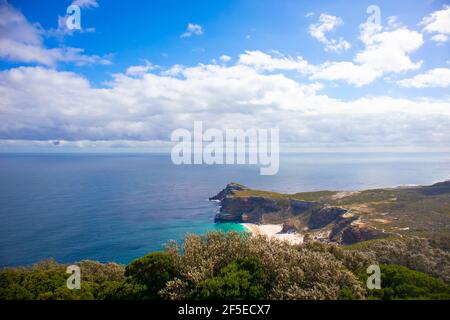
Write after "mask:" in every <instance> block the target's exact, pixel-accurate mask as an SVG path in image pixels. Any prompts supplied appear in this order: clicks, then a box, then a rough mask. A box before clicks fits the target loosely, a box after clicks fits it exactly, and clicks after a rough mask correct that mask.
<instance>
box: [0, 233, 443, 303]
mask: <svg viewBox="0 0 450 320" xmlns="http://www.w3.org/2000/svg"><path fill="white" fill-rule="evenodd" d="M166 250H167V252H165V253H164V252H155V253H151V254H148V255H146V256H143V257H141V258H139V259H136V260H134V261H133V262H132V263H130V264H129V265H128V266H127V267H126V268H125V267H124V266H122V265H119V264H115V263H107V264H102V263H99V262H95V261H81V262H78V263H76V264H77V265H78V266H79V267H80V269H81V290H69V289H68V288H67V287H66V281H67V278H68V277H69V274H67V273H66V267H67V265H64V264H58V263H56V262H55V261H53V260H47V261H42V262H39V263H37V264H35V265H33V266H31V267H27V268H24V267H19V268H5V269H2V270H0V300H11V299H12V300H24V299H26V300H35V299H40V300H79V299H83V300H89V299H101V300H129V299H157V298H165V299H352V300H353V299H364V298H369V299H450V289H449V284H450V253H448V252H446V251H443V250H440V249H437V248H434V247H432V246H430V245H429V243H428V242H427V241H426V240H424V239H419V238H408V239H403V240H399V239H383V240H374V241H368V242H365V243H362V244H358V245H353V246H350V247H343V246H339V245H333V244H324V243H319V242H311V243H305V244H299V245H290V244H288V243H286V242H281V241H277V240H269V239H267V238H266V237H264V236H249V235H247V234H244V235H243V234H241V233H236V232H229V233H222V232H212V233H208V234H207V235H205V236H198V235H189V236H187V237H186V238H185V240H184V242H183V244H182V248H180V247H179V246H178V244H177V243H175V242H170V243H169V244H168V245H167V247H166ZM371 264H379V265H381V277H382V279H381V280H382V284H381V285H382V289H381V290H366V289H365V288H366V279H367V274H366V273H365V271H366V268H367V266H369V265H371Z"/></svg>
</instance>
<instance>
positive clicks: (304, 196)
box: [233, 188, 337, 201]
mask: <svg viewBox="0 0 450 320" xmlns="http://www.w3.org/2000/svg"><path fill="white" fill-rule="evenodd" d="M336 193H337V191H327V190H325V191H311V192H298V193H293V194H285V193H278V192H271V191H264V190H254V189H247V188H246V189H244V190H239V191H234V192H233V195H234V196H235V197H265V198H271V199H276V200H289V199H294V200H303V201H320V200H324V199H329V198H331V197H332V196H333V195H335V194H336Z"/></svg>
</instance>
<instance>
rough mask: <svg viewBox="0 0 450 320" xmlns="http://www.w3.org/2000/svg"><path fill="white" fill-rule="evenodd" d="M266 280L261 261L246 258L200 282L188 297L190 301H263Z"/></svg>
mask: <svg viewBox="0 0 450 320" xmlns="http://www.w3.org/2000/svg"><path fill="white" fill-rule="evenodd" d="M267 289H268V279H267V276H266V274H265V271H264V268H263V266H262V264H261V261H260V260H259V259H257V258H255V257H248V258H244V259H239V260H236V261H234V262H231V263H230V264H228V265H227V266H226V267H224V268H223V269H222V270H221V271H220V272H219V274H218V276H216V277H212V278H209V279H206V280H204V281H203V282H200V283H199V284H198V285H197V287H196V288H195V289H194V290H193V292H192V293H191V295H190V298H192V299H198V300H206V299H216V300H217V299H223V300H231V299H234V300H236V299H265V298H267V292H268V290H267Z"/></svg>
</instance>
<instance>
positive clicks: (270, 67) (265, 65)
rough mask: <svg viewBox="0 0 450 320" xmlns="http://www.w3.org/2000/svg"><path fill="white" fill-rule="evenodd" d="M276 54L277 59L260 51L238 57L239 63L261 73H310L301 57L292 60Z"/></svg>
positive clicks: (246, 52)
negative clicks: (283, 71)
mask: <svg viewBox="0 0 450 320" xmlns="http://www.w3.org/2000/svg"><path fill="white" fill-rule="evenodd" d="M277 54H278V57H272V56H271V55H269V54H267V53H264V52H261V51H245V53H243V54H241V55H239V63H240V64H243V65H247V66H251V67H253V68H255V69H257V70H261V71H274V70H294V71H297V72H299V73H307V72H310V71H311V70H310V69H311V66H310V65H309V64H308V62H307V61H306V60H304V59H303V58H302V57H297V58H292V57H286V56H284V55H282V54H280V53H277Z"/></svg>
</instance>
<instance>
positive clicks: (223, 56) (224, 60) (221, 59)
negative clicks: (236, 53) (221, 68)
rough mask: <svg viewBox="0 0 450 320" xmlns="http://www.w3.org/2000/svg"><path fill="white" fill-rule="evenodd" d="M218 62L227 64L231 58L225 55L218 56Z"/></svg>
mask: <svg viewBox="0 0 450 320" xmlns="http://www.w3.org/2000/svg"><path fill="white" fill-rule="evenodd" d="M219 59H220V61H222V62H229V61H230V60H231V57H230V56H227V55H226V54H223V55H221V56H220V58H219Z"/></svg>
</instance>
